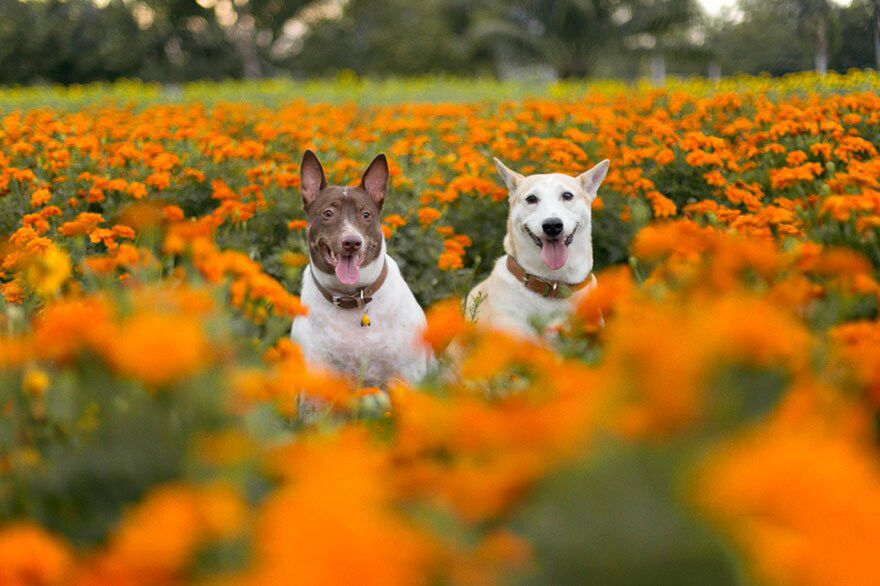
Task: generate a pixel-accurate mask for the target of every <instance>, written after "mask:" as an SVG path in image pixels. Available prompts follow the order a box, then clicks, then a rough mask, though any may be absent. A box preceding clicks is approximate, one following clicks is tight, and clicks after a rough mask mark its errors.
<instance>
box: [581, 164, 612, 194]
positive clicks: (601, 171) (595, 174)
mask: <svg viewBox="0 0 880 586" xmlns="http://www.w3.org/2000/svg"><path fill="white" fill-rule="evenodd" d="M608 165H610V162H609V161H608V159H605V160H604V161H602V162H600V163H598V164H597V165H596V166H595V167H593V168H592V169H590V170H589V171H584V172H583V173H581V174H580V175H578V181H580V182H581V187H583V188H584V191H586V192H587V195H588V196H589V197H590V201H593V200H594V199H595V198H596V193H597V192H598V191H599V186H600V185H602V181H604V180H605V175H607V174H608Z"/></svg>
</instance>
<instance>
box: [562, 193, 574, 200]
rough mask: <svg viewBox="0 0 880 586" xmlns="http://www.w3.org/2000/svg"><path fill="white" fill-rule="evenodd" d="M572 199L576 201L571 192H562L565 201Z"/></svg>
mask: <svg viewBox="0 0 880 586" xmlns="http://www.w3.org/2000/svg"><path fill="white" fill-rule="evenodd" d="M572 199H574V194H573V193H572V192H570V191H563V192H562V200H563V201H571V200H572Z"/></svg>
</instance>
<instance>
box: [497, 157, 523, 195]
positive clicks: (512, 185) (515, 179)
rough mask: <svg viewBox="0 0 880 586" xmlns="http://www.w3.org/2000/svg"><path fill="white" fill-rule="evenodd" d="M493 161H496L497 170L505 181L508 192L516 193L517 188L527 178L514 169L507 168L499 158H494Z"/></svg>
mask: <svg viewBox="0 0 880 586" xmlns="http://www.w3.org/2000/svg"><path fill="white" fill-rule="evenodd" d="M492 160H493V161H495V168H496V169H498V174H499V175H501V178H502V179H503V180H504V184H505V185H506V186H507V190H508V191H509V192H510V193H513V192H514V191H516V186H517V185H519V182H520V181H522V180H523V179H525V176H523V175H520V174H519V173H517V172H516V171H514V170H513V169H508V168H507V166H506V165H505V164H504V163H502V162H501V161H499V160H498V159H497V158H494V157H493V158H492Z"/></svg>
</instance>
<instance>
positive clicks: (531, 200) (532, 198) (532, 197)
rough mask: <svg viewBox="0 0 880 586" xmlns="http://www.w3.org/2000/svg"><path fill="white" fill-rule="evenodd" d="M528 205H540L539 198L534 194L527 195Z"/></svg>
mask: <svg viewBox="0 0 880 586" xmlns="http://www.w3.org/2000/svg"><path fill="white" fill-rule="evenodd" d="M526 203H538V196H537V195H535V194H534V193H532V194H529V195H527V196H526Z"/></svg>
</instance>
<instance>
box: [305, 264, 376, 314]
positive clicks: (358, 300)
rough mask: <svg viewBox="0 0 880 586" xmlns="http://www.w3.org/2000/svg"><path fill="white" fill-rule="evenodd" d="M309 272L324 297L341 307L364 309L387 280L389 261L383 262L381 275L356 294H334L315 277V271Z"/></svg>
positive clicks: (310, 270)
mask: <svg viewBox="0 0 880 586" xmlns="http://www.w3.org/2000/svg"><path fill="white" fill-rule="evenodd" d="M309 272H310V273H311V274H312V280H313V281H314V282H315V286H316V287H317V288H318V291H320V292H321V295H323V296H324V299H326V300H327V301H329V302H330V303H332V304H333V305H335V306H336V307H338V308H339V309H355V308H358V307H360V308H361V309H363V307H364V306H365V305H366V304H367V303H369V302H370V301H372V300H373V295H375V294H376V291H378V290H379V287H381V286H382V283H384V282H385V277H387V276H388V261H387V260H386V261H384V262H383V264H382V272H381V273H379V277H378V278H377V279H376V280H375V281H373V282H372V283H370V284H369V285H367V286H366V287H364V288H363V289H359V290H358V292H357V293H355V294H354V295H334V294H333V293H331V292H330V291H329V290H328V289H327V288H325V287H324V286H323V285H321V283H319V282H318V279H316V278H315V273H314V272H313V271H312V269H311V268H310V269H309Z"/></svg>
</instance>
